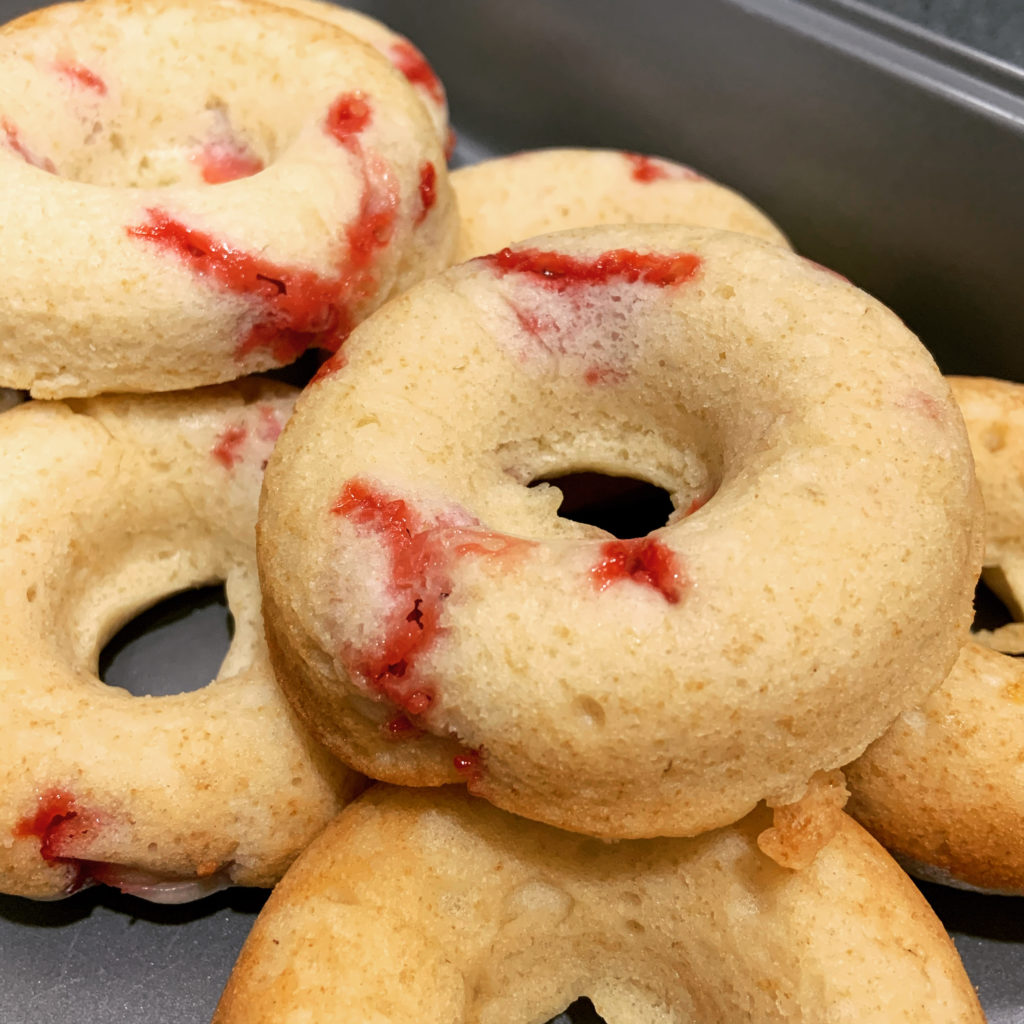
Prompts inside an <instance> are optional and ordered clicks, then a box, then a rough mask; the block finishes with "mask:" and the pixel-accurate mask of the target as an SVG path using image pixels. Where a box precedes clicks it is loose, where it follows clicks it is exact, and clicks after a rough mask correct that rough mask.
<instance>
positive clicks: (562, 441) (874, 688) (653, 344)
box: [257, 226, 982, 838]
mask: <svg viewBox="0 0 1024 1024" xmlns="http://www.w3.org/2000/svg"><path fill="white" fill-rule="evenodd" d="M581 471H593V472H598V473H603V474H606V475H610V476H627V477H630V478H632V479H639V480H642V481H645V482H647V483H649V484H653V485H654V486H655V487H660V488H662V489H663V490H664V491H665V492H667V493H668V495H669V496H670V497H671V501H672V505H673V508H674V511H673V513H672V515H671V517H670V518H669V519H668V522H667V523H666V524H665V525H664V526H663V527H660V528H658V529H656V530H654V531H652V532H650V533H648V534H646V535H645V536H642V537H634V538H618V537H615V536H612V535H610V534H608V533H606V532H605V531H603V530H601V529H598V528H596V527H593V526H589V525H586V524H583V523H578V522H574V521H572V520H569V519H565V518H561V517H559V516H558V515H557V514H556V510H557V509H558V507H559V500H560V496H561V495H560V491H559V490H558V488H557V487H556V486H553V485H551V484H547V485H543V481H545V480H549V479H551V478H556V477H558V476H559V475H560V474H567V473H573V472H581ZM538 481H540V482H541V485H540V486H536V487H531V486H529V485H530V484H531V483H536V482H538ZM260 508H261V510H260V517H259V526H258V529H257V535H258V545H257V548H258V559H259V566H260V576H261V584H262V588H263V594H264V612H265V623H266V628H267V635H268V644H269V647H270V651H271V657H272V659H273V661H274V664H275V668H276V671H277V672H278V676H279V679H280V681H281V684H282V686H283V688H284V689H285V691H286V692H287V694H288V695H289V697H290V699H291V700H292V702H293V704H294V706H295V707H296V708H297V709H298V711H299V713H300V715H301V716H302V718H303V719H304V721H305V722H306V723H307V725H308V726H309V727H310V728H311V730H312V731H313V732H314V733H315V734H316V735H317V736H318V737H319V738H320V739H321V741H322V742H323V743H324V744H325V745H326V746H328V747H329V748H330V749H331V750H333V751H335V752H336V753H337V754H338V755H339V756H340V757H341V758H342V759H343V760H345V761H346V762H347V763H349V764H351V765H352V766H353V767H355V768H357V769H358V770H359V771H361V772H363V773H364V774H367V775H370V776H371V777H373V778H377V779H381V780H383V781H386V782H393V783H400V784H406V785H414V786H419V785H439V784H442V783H446V782H459V781H461V782H463V783H465V784H466V785H468V786H469V788H470V789H471V791H473V792H474V793H477V794H479V795H482V796H484V797H486V798H487V799H488V800H491V801H492V802H494V803H496V804H497V805H499V806H501V807H503V808H505V809H506V810H511V811H514V812H516V813H519V814H522V815H524V816H525V817H529V818H534V819H536V820H540V821H544V822H547V823H549V824H553V825H558V826H560V827H563V828H567V829H570V830H574V831H581V832H588V833H592V834H595V835H601V836H607V837H620V838H624V837H641V836H654V835H662V836H664V835H692V834H696V833H699V832H702V831H706V830H708V829H711V828H716V827H719V826H721V825H725V824H729V823H731V822H733V821H736V820H738V819H739V818H740V817H742V816H743V815H744V814H746V813H747V812H748V811H749V810H750V809H751V808H753V806H754V805H755V804H756V803H757V802H758V801H759V800H762V799H764V800H768V801H769V802H771V803H772V804H773V805H775V804H788V803H791V802H793V801H795V800H797V799H799V798H800V796H801V795H802V794H803V792H804V790H805V788H806V786H807V783H808V780H809V779H810V777H811V776H812V775H813V774H814V773H815V772H816V771H819V770H828V769H831V768H835V767H838V766H840V765H842V764H845V763H846V762H848V761H851V760H853V758H854V757H856V756H857V755H858V754H859V753H861V752H862V751H863V749H864V747H866V746H867V744H868V743H869V742H870V741H871V740H872V739H875V738H876V737H877V736H879V735H880V734H881V733H882V732H883V731H884V730H885V728H886V727H887V726H888V725H889V724H891V722H892V721H893V720H894V719H895V717H896V715H898V714H899V713H900V712H901V711H903V710H905V709H907V708H908V707H913V706H915V705H917V704H919V703H920V702H921V700H922V699H923V698H924V696H925V695H926V694H927V693H928V692H929V691H930V690H932V689H934V688H935V686H937V685H938V684H939V683H940V682H941V680H942V679H943V678H944V677H945V675H946V674H947V673H948V671H949V669H950V668H951V666H952V663H953V661H954V660H955V658H956V655H957V653H958V651H959V648H960V646H961V645H962V643H963V641H964V639H965V637H966V634H967V631H968V628H969V625H970V621H971V601H972V594H973V588H974V581H975V579H976V576H977V571H978V567H979V565H980V561H981V545H982V513H981V508H980V501H979V499H978V495H977V488H976V482H975V479H974V471H973V465H972V461H971V457H970V450H969V446H968V442H967V438H966V434H965V430H964V426H963V421H962V418H961V416H960V413H959V411H958V409H957V407H956V405H955V403H954V402H953V400H952V398H951V396H950V393H949V388H948V386H947V384H946V382H945V380H944V379H943V378H942V377H941V375H940V374H939V372H938V370H937V368H936V366H935V364H934V362H933V361H932V359H931V357H930V356H929V355H928V354H927V352H926V351H925V350H924V349H923V347H922V346H921V345H920V343H919V342H918V340H917V339H916V338H915V337H914V336H913V335H912V334H911V333H910V332H909V331H907V330H906V328H905V327H904V326H903V325H902V324H901V323H900V322H899V321H898V320H897V318H896V317H895V316H894V315H893V314H892V313H891V312H889V311H888V310H887V309H885V308H884V307H883V306H881V305H880V304H879V303H877V302H875V301H874V300H873V299H871V298H870V297H869V296H867V295H865V294H863V293H862V292H860V291H859V290H857V289H856V288H854V287H853V286H852V285H850V284H849V283H848V282H846V281H844V280H843V279H841V278H839V277H837V276H836V275H834V274H832V273H830V272H828V271H826V270H824V269H823V268H821V267H819V266H817V265H815V264H811V263H809V262H808V261H806V260H804V259H802V258H801V257H798V256H796V255H794V254H793V253H791V252H789V251H788V250H786V249H783V248H782V247H780V246H777V245H773V244H769V243H766V242H763V241H760V240H757V239H753V238H750V237H747V236H743V235H739V234H735V233H732V232H717V231H711V230H705V229H687V228H681V227H671V226H644V227H643V228H642V229H637V228H632V227H628V226H612V227H603V228H590V229H584V230H579V231H569V232H560V233H556V234H553V235H548V236H541V237H540V238H535V239H532V240H531V241H529V242H528V243H524V244H522V245H518V246H513V247H511V248H510V249H507V250H503V251H502V252H500V253H498V254H497V255H494V256H491V257H484V258H480V259H478V260H474V261H471V262H469V263H466V264H463V265H461V266H460V267H457V268H453V269H451V270H449V271H446V272H445V273H444V274H442V275H439V276H438V277H436V278H433V279H431V280H430V281H427V282H423V283H421V284H420V285H418V286H417V287H416V288H414V289H412V290H411V291H410V292H408V293H406V295H404V296H401V297H399V298H398V299H395V300H393V301H392V302H390V303H389V304H388V305H387V307H385V308H384V309H381V310H379V311H378V312H377V313H376V314H375V315H374V316H373V317H372V318H371V319H370V320H369V321H367V323H366V324H365V326H361V327H360V328H359V329H357V330H356V331H355V332H354V333H353V335H352V337H351V338H350V339H349V341H348V342H347V343H346V345H345V348H344V349H343V350H342V351H341V352H340V353H339V355H338V357H337V358H335V359H333V360H332V361H330V362H329V363H327V364H325V366H324V368H323V370H322V372H321V373H320V375H319V376H318V379H317V380H316V381H315V382H314V383H312V384H311V385H310V386H309V387H308V388H307V389H306V391H305V392H304V393H303V396H302V398H301V399H300V401H299V403H298V406H297V409H296V413H295V416H294V417H293V418H292V419H291V420H290V421H289V424H288V426H287V428H286V430H285V432H284V434H283V436H282V439H281V442H280V444H279V445H278V447H277V448H276V449H275V452H274V455H273V457H272V459H271V462H270V465H269V467H268V471H267V475H266V478H265V483H264V492H263V497H262V499H261V506H260ZM825 721H827V722H828V723H829V727H828V729H823V728H822V722H825Z"/></svg>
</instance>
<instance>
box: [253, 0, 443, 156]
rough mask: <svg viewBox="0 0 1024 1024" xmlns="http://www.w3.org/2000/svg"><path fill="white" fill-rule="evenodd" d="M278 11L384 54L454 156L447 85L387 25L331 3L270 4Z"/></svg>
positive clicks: (289, 0) (278, 0)
mask: <svg viewBox="0 0 1024 1024" xmlns="http://www.w3.org/2000/svg"><path fill="white" fill-rule="evenodd" d="M271 2H272V3H274V4H276V6H278V7H288V8H290V9H291V10H293V11H299V12H300V13H302V14H306V15H309V16H310V17H312V18H320V19H322V20H323V21H329V22H332V23H333V24H335V25H337V26H339V28H343V29H344V30H345V31H346V32H350V33H351V34H352V35H354V36H356V37H357V38H358V39H361V40H362V41H363V42H364V43H369V45H370V46H372V47H373V48H374V49H375V50H377V51H379V52H380V53H382V54H383V55H384V56H385V57H387V59H388V60H389V61H391V63H392V64H394V65H395V67H396V68H398V70H399V71H401V72H402V74H403V75H405V77H406V78H407V79H408V80H409V83H410V84H411V85H412V87H413V88H414V89H415V90H416V92H417V94H418V95H419V98H420V100H421V101H422V103H423V105H424V106H425V107H426V108H427V113H428V114H429V115H430V120H431V121H433V122H434V130H435V131H436V132H437V137H438V139H439V141H440V143H441V145H442V147H443V148H444V150H445V155H446V156H451V150H452V149H453V148H454V145H455V135H454V133H453V131H452V128H451V125H450V124H449V122H448V98H447V96H446V95H445V90H444V85H443V83H442V82H441V79H440V78H438V77H437V73H436V72H435V71H434V69H433V68H432V67H431V66H430V63H429V61H428V60H427V58H426V57H424V56H423V54H422V53H421V52H420V50H419V48H418V47H417V46H416V45H415V43H413V42H412V40H410V39H407V38H406V37H405V36H403V35H400V34H399V33H398V32H394V31H393V30H392V29H390V28H388V26H387V25H384V24H382V23H381V22H379V21H377V19H376V18H371V17H370V16H369V15H368V14H363V13H362V12H361V11H353V10H352V9H351V8H348V7H339V6H338V5H337V4H335V3H330V2H329V0H271Z"/></svg>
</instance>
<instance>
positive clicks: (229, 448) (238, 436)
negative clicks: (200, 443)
mask: <svg viewBox="0 0 1024 1024" xmlns="http://www.w3.org/2000/svg"><path fill="white" fill-rule="evenodd" d="M248 437H249V428H248V427H246V426H245V424H244V423H233V424H231V425H230V426H228V427H225V428H224V430H222V431H221V432H220V434H219V435H218V436H217V443H216V444H215V445H214V446H213V451H212V452H211V454H212V455H213V457H214V458H215V459H216V460H217V461H218V462H219V463H220V464H221V465H222V466H223V467H224V468H225V469H234V468H235V466H236V464H237V463H239V462H241V461H242V445H243V444H245V442H246V439H247V438H248Z"/></svg>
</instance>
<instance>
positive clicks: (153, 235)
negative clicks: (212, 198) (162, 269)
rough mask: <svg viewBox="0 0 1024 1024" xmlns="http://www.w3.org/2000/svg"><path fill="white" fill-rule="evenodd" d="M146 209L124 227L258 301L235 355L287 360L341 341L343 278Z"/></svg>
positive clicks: (208, 277) (202, 273)
mask: <svg viewBox="0 0 1024 1024" xmlns="http://www.w3.org/2000/svg"><path fill="white" fill-rule="evenodd" d="M146 212H147V216H148V220H147V222H146V223H144V224H137V225H134V226H132V227H129V228H128V229H127V231H128V234H129V235H130V236H131V237H132V238H140V239H143V240H145V241H148V242H151V243H152V244H154V245H156V246H158V247H159V248H161V249H163V250H164V251H165V252H169V253H171V254H173V255H175V256H177V257H179V258H180V259H181V260H182V261H183V262H184V263H185V264H186V265H187V266H188V267H189V269H190V270H191V271H192V273H193V274H195V275H196V277H201V278H204V279H205V280H207V281H210V282H211V283H213V284H215V285H216V286H217V287H219V288H221V289H222V290H223V291H226V292H231V293H232V294H235V295H246V296H249V297H251V298H252V299H253V300H254V301H255V302H256V303H257V304H258V305H259V307H260V319H259V320H258V322H257V323H256V324H255V325H254V326H253V327H252V328H251V329H250V332H249V335H248V336H247V337H246V338H244V339H243V341H242V342H241V344H240V345H239V346H238V348H237V349H236V351H235V355H236V357H237V358H242V357H244V356H247V355H248V354H249V353H250V352H252V351H254V350H255V349H258V348H269V349H270V351H271V352H272V353H273V355H274V358H275V359H277V360H278V361H280V362H290V361H291V360H293V359H295V358H296V357H298V356H300V355H301V354H302V353H303V352H304V351H305V350H306V349H307V348H309V347H311V346H318V347H321V348H327V349H333V348H336V347H337V346H338V345H339V344H340V343H341V341H342V339H343V336H344V335H343V332H342V331H341V327H340V325H341V322H342V319H343V318H342V315H341V313H340V312H339V309H340V305H341V300H342V295H343V292H344V287H345V279H344V278H342V277H340V276H339V277H331V278H328V277H323V276H321V275H319V274H316V273H314V272H313V271H311V270H302V269H300V268H298V267H284V266H280V265H278V264H275V263H272V262H270V260H265V259H262V258H261V257H259V256H253V255H251V254H250V253H247V252H242V251H240V250H238V249H232V248H231V247H230V246H229V245H226V244H225V243H223V242H220V241H218V240H217V239H215V238H214V237H213V236H212V235H209V234H207V233H206V232H204V231H199V230H197V229H196V228H190V227H188V226H187V225H185V224H183V223H182V222H181V221H179V220H175V219H174V218H173V217H171V216H170V215H169V214H167V213H165V212H164V211H163V210H159V209H155V208H151V209H149V210H147V211H146Z"/></svg>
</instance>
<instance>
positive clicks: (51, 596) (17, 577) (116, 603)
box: [0, 382, 359, 902]
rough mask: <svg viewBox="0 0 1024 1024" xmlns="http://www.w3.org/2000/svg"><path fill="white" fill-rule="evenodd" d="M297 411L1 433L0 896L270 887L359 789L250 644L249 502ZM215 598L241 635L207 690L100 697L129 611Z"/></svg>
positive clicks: (232, 409)
mask: <svg viewBox="0 0 1024 1024" xmlns="http://www.w3.org/2000/svg"><path fill="white" fill-rule="evenodd" d="M293 400H294V393H293V392H292V391H291V389H289V388H286V387H285V386H284V385H277V384H273V383H270V382H263V383H255V382H246V383H244V384H238V385H233V386H223V387H220V388H214V389H209V390H206V391H203V392H195V393H192V394H175V395H167V396H145V397H138V398H130V397H120V396H119V397H107V398H100V399H94V400H89V401H80V402H75V403H68V404H65V403H57V402H55V403H41V402H28V403H26V404H24V405H22V406H19V407H17V408H15V409H12V410H11V411H9V412H6V413H4V414H3V416H0V466H2V467H3V469H2V472H3V479H4V487H3V489H2V492H0V538H2V539H0V571H2V573H3V579H4V588H3V592H2V596H0V701H2V703H3V707H4V743H3V746H2V748H0V794H2V798H0V891H3V892H6V893H10V894H13V895H18V896H28V897H33V898H37V899H53V898H57V897H60V896H65V895H68V894H69V893H70V892H73V891H75V890H77V889H79V888H81V887H82V886H83V885H86V884H89V883H90V882H93V881H100V882H105V883H107V884H111V885H116V886H118V887H119V888H121V889H122V890H123V891H126V892H131V893H133V894H135V895H140V896H144V897H146V898H148V899H153V900H157V901H160V902H179V901H181V900H183V899H191V898H195V897H196V896H199V895H204V894H205V893H206V892H209V891H212V890H214V889H216V888H220V887H223V886H224V885H225V884H236V885H263V886H266V885H271V884H273V882H274V881H276V879H277V878H278V877H279V876H280V875H281V874H282V873H283V871H284V869H285V868H286V867H287V866H288V864H289V863H290V862H291V860H292V859H293V858H294V856H295V855H296V853H298V851H299V850H300V849H302V847H303V846H305V845H306V844H307V843H308V842H309V840H310V839H312V838H313V836H314V835H316V833H317V832H318V831H319V830H320V829H321V828H322V827H323V826H324V825H325V824H326V823H327V822H328V821H329V820H330V819H331V818H332V817H333V815H334V814H336V813H337V811H338V809H339V808H340V807H341V806H342V805H343V804H344V803H345V802H346V801H347V800H348V799H349V798H350V797H351V796H352V794H353V793H354V792H355V791H356V790H357V789H358V788H359V780H358V778H357V777H356V776H355V775H354V774H353V773H351V772H349V771H348V770H347V769H345V768H344V767H342V766H341V765H340V764H338V763H337V762H336V761H334V759H333V758H331V757H329V756H327V755H326V754H325V753H324V752H322V751H321V750H320V749H319V748H317V747H316V746H315V744H313V743H312V742H311V741H310V740H309V739H308V738H307V737H306V735H305V733H304V732H303V731H302V730H301V729H300V728H299V727H298V726H297V724H296V723H295V722H294V720H293V718H292V715H291V713H290V712H289V710H288V707H287V704H286V703H285V702H284V700H283V698H282V697H281V696H280V694H279V691H278V690H277V687H276V686H275V684H274V680H273V674H272V672H271V669H270V665H269V663H268V661H267V654H266V648H265V644H264V641H263V637H262V629H261V620H260V614H259V592H258V588H257V580H256V566H255V551H254V533H253V527H254V521H255V513H256V498H257V494H258V492H259V486H260V479H261V476H262V473H261V463H262V461H263V460H265V459H266V458H267V456H268V455H269V453H270V449H271V447H272V445H273V437H274V434H275V432H276V431H277V430H279V429H280V426H281V423H282V422H283V421H284V419H285V418H286V417H287V415H288V413H289V411H290V409H291V404H292V402H293ZM217 580H225V581H226V588H227V593H228V601H229V604H230V607H231V610H232V613H233V614H234V619H235V635H234V638H233V640H232V643H231V648H230V650H229V652H228V655H227V657H226V658H225V660H224V663H223V665H222V666H221V669H220V672H219V674H218V676H217V678H216V679H215V680H214V681H213V682H212V683H211V684H210V685H209V686H207V687H205V688H203V689H201V690H197V691H195V692H190V693H182V694H178V695H174V696H165V697H134V696H132V695H131V694H129V693H128V692H126V691H124V690H121V689H119V688H117V687H113V686H107V685H106V684H104V683H102V682H101V681H100V680H99V679H98V678H97V675H96V671H97V669H96V666H97V661H98V658H99V653H100V650H101V649H102V647H103V645H104V643H105V642H106V640H107V639H108V638H109V637H110V636H112V635H113V634H114V633H115V632H116V631H117V629H118V628H119V627H120V626H121V625H122V624H123V623H124V622H126V621H127V620H129V619H130V618H132V617H133V616H134V615H135V614H137V613H138V611H139V610H140V609H141V608H144V607H146V606H148V605H150V604H152V603H153V602H154V601H156V600H158V599H159V598H160V597H163V596H165V595H167V594H168V593H173V592H175V591H178V590H184V589H187V588H190V587H195V586H201V585H204V584H207V583H210V582H215V581H217Z"/></svg>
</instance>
